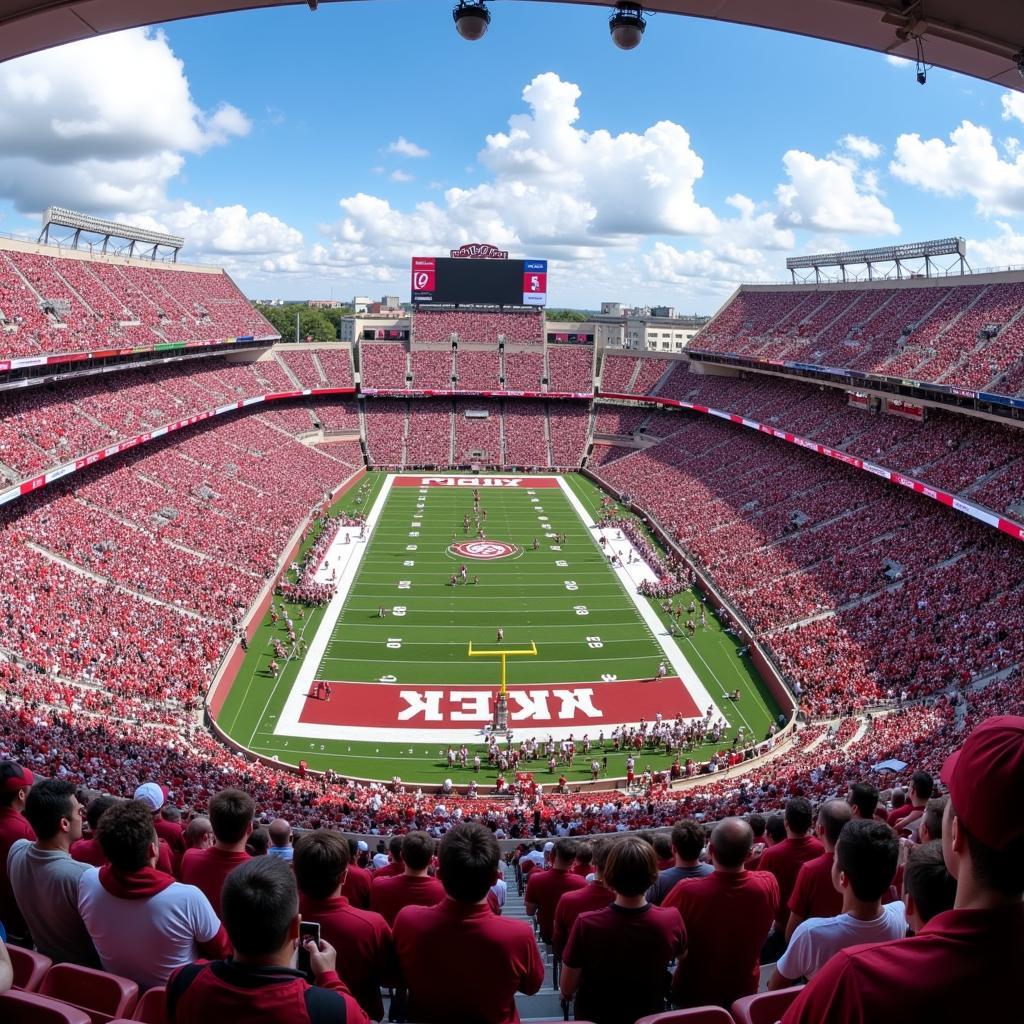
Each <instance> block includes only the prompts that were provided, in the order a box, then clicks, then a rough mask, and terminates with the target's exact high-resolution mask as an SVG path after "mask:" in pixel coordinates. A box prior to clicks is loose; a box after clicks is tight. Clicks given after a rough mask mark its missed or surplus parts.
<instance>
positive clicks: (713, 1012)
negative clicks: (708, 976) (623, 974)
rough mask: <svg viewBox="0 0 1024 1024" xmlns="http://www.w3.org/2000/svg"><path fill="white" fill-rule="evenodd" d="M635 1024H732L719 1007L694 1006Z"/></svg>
mask: <svg viewBox="0 0 1024 1024" xmlns="http://www.w3.org/2000/svg"><path fill="white" fill-rule="evenodd" d="M636 1024H734V1022H733V1019H732V1015H731V1014H730V1013H729V1011H728V1010H723V1009H722V1008H721V1007H720V1006H694V1007H691V1008H690V1009H689V1010H666V1011H665V1012H664V1013H652V1014H651V1015H650V1016H649V1017H641V1018H640V1019H639V1020H638V1021H637V1022H636Z"/></svg>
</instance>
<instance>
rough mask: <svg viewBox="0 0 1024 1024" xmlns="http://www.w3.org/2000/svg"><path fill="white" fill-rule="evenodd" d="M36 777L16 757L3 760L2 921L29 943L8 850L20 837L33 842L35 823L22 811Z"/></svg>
mask: <svg viewBox="0 0 1024 1024" xmlns="http://www.w3.org/2000/svg"><path fill="white" fill-rule="evenodd" d="M33 781H34V780H33V777H32V772H30V771H29V770H28V768H22V766H21V765H20V764H18V762H17V761H0V921H2V922H3V924H4V926H5V928H6V929H7V934H8V936H9V937H10V938H12V939H20V940H22V941H23V942H26V943H27V942H28V941H29V934H28V925H27V924H25V919H24V918H23V917H22V916H21V911H20V910H18V904H17V902H16V901H15V899H14V892H13V890H12V889H11V882H10V879H9V878H8V877H7V854H8V853H10V850H11V847H12V846H13V845H14V844H15V843H16V842H17V841H18V840H19V839H28V840H29V841H30V842H33V843H34V842H35V840H36V834H35V832H33V831H32V826H31V825H30V824H29V823H28V821H27V820H26V818H25V816H24V815H23V814H22V813H21V812H22V811H23V810H24V809H25V800H26V798H27V797H28V791H29V790H30V789H31V788H32V782H33Z"/></svg>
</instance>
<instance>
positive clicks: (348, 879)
mask: <svg viewBox="0 0 1024 1024" xmlns="http://www.w3.org/2000/svg"><path fill="white" fill-rule="evenodd" d="M365 850H366V843H364V842H362V841H361V840H360V841H359V842H358V843H357V842H356V841H355V840H349V844H348V852H349V865H348V873H347V874H346V875H345V884H344V885H343V886H342V887H341V895H342V896H344V897H345V899H347V900H348V901H349V903H351V904H352V906H353V907H359V909H360V910H369V909H370V884H371V881H372V876H371V875H370V872H369V871H367V870H366V868H364V867H360V866H359V865H358V864H357V863H356V860H355V858H356V856H357V854H358V853H360V852H365Z"/></svg>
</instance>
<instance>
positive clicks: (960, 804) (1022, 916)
mask: <svg viewBox="0 0 1024 1024" xmlns="http://www.w3.org/2000/svg"><path fill="white" fill-rule="evenodd" d="M1022 778H1024V717H1021V716H1015V715H1003V716H1000V717H997V718H990V719H988V720H987V721H985V722H983V723H982V724H981V725H979V726H978V727H977V728H976V729H975V730H974V732H973V733H971V735H970V736H969V737H968V739H967V741H966V742H965V743H964V745H963V747H962V748H961V749H960V750H959V751H958V752H957V753H954V754H951V755H950V756H949V757H948V758H947V759H946V763H945V764H944V765H943V766H942V773H941V779H942V781H943V783H945V785H946V787H947V788H948V789H949V794H950V799H949V802H948V803H947V804H946V808H945V811H944V813H943V818H942V855H943V858H944V859H945V862H946V867H947V868H948V869H949V872H950V874H951V875H953V877H954V878H956V880H957V890H956V902H955V903H954V905H953V909H952V910H947V911H944V912H942V913H939V914H936V915H935V916H934V917H933V918H932V919H931V920H930V921H928V922H927V924H925V925H924V927H923V928H921V930H920V931H919V932H918V933H917V934H916V935H914V936H913V937H912V938H909V939H898V940H896V941H894V942H884V943H880V944H876V945H866V946H853V947H851V948H849V949H844V950H842V951H841V952H839V953H837V954H836V955H835V956H834V957H833V958H832V959H831V960H830V961H829V962H828V963H827V964H825V966H824V967H822V969H821V970H820V971H819V972H818V973H817V974H816V975H815V976H814V979H813V980H812V981H811V982H810V983H809V984H808V985H807V986H806V988H805V989H804V990H803V992H801V993H800V995H799V996H798V998H797V999H796V1001H795V1002H794V1003H793V1004H792V1005H791V1006H790V1007H789V1009H788V1010H787V1011H786V1013H785V1014H784V1015H783V1018H782V1020H783V1024H811V1022H812V1021H813V1022H818V1021H823V1020H828V1021H829V1022H830V1024H833V1022H834V1024H844V1022H847V1021H850V1022H862V1021H875V1020H878V1021H882V1020H893V1021H901V1020H961V1019H968V1018H969V1019H972V1020H1012V1019H1015V1017H1016V1014H1017V1013H1018V1012H1019V1008H1020V977H1021V967H1022V961H1024V954H1022V951H1024V871H1021V864H1024V801H1022V800H1021V792H1020V782H1021V779H1022ZM1014 1007H1017V1010H1014V1009H1013V1008H1014Z"/></svg>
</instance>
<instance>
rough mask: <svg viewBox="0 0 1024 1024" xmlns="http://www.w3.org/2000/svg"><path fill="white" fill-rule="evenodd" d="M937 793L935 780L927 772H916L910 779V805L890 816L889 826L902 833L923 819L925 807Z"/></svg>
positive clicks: (905, 805)
mask: <svg viewBox="0 0 1024 1024" xmlns="http://www.w3.org/2000/svg"><path fill="white" fill-rule="evenodd" d="M934 791H935V780H934V779H933V778H932V777H931V776H930V775H929V774H928V773H927V772H914V774H913V775H912V776H911V777H910V803H909V804H904V805H903V806H902V807H901V808H899V809H898V810H896V811H893V812H892V813H891V814H890V815H889V824H890V825H891V826H892V827H893V828H894V829H896V831H897V832H899V833H902V832H903V830H904V829H908V830H909V829H910V828H911V826H912V825H913V824H914V823H915V822H916V821H917V820H918V819H919V818H921V817H922V815H923V814H924V809H925V806H926V805H927V803H928V801H929V800H930V799H931V796H932V793H933V792H934Z"/></svg>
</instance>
